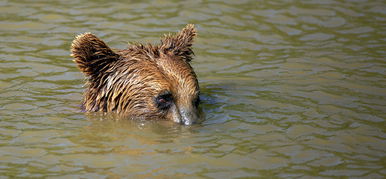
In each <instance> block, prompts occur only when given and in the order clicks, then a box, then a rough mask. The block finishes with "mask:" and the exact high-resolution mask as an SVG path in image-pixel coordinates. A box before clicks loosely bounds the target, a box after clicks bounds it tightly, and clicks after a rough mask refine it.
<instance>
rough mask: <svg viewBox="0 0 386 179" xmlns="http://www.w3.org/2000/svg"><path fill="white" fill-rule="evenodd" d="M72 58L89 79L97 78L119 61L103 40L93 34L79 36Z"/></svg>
mask: <svg viewBox="0 0 386 179" xmlns="http://www.w3.org/2000/svg"><path fill="white" fill-rule="evenodd" d="M71 52H72V54H71V56H72V57H74V58H75V59H74V61H75V63H77V64H78V67H79V69H80V70H81V71H82V72H83V73H84V74H85V75H86V76H88V77H96V76H97V75H98V74H101V73H103V72H105V71H106V70H107V69H109V67H108V66H109V65H111V64H112V62H114V61H116V60H118V59H119V55H118V54H116V53H114V52H113V51H112V50H111V49H110V48H109V47H108V46H107V45H106V44H105V43H104V42H103V41H102V40H100V39H99V38H98V37H96V36H95V35H94V34H91V33H84V34H80V35H78V36H77V37H76V38H75V40H74V41H73V42H72V45H71Z"/></svg>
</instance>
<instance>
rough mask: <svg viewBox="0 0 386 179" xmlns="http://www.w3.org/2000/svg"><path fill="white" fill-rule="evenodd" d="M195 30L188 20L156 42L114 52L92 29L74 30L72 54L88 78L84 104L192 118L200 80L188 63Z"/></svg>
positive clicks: (97, 108)
mask: <svg viewBox="0 0 386 179" xmlns="http://www.w3.org/2000/svg"><path fill="white" fill-rule="evenodd" d="M195 36H196V30H195V28H194V25H192V24H189V25H187V26H186V27H185V28H184V29H182V31H180V32H178V33H177V34H175V35H165V36H164V37H163V38H162V39H161V43H160V44H158V45H151V44H146V45H143V44H133V45H130V46H129V47H128V48H127V49H124V50H119V51H116V52H114V51H113V50H111V49H110V48H109V47H108V46H107V45H106V44H105V43H104V42H103V41H102V40H100V39H99V38H97V37H96V36H95V35H93V34H91V33H84V34H81V35H78V36H77V37H76V38H75V40H74V41H73V43H72V45H71V51H72V54H71V56H72V57H74V58H75V59H74V61H75V62H76V63H77V64H78V67H79V69H80V70H81V71H82V72H83V73H84V74H85V76H86V78H87V82H86V90H85V92H84V95H83V102H82V108H83V109H84V110H85V111H95V112H96V111H102V112H116V113H118V114H122V115H124V116H127V117H132V118H145V119H167V120H173V121H175V122H178V123H184V124H191V123H192V122H194V121H195V120H197V118H198V116H199V114H198V103H199V102H198V101H199V86H198V82H197V78H196V74H195V73H194V71H193V69H192V67H191V66H190V64H189V62H190V61H191V60H192V56H193V51H192V43H193V38H194V37H195ZM165 106H166V107H165Z"/></svg>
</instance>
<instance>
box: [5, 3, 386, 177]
mask: <svg viewBox="0 0 386 179" xmlns="http://www.w3.org/2000/svg"><path fill="white" fill-rule="evenodd" d="M385 7H386V4H385V3H384V2H382V1H367V0H363V1H337V0H330V1H296V2H293V1H259V2H256V1H248V0H246V1H226V2H216V1H209V2H206V1H205V2H201V1H189V2H185V1H181V2H171V1H155V2H144V1H139V2H125V3H121V2H85V1H71V2H51V1H39V2H33V3H32V2H29V1H12V2H8V1H3V2H0V11H1V12H2V16H1V21H0V35H1V42H2V43H0V163H1V165H0V166H1V167H0V175H1V176H8V177H10V178H15V177H39V178H41V177H65V178H80V177H82V178H105V177H111V178H114V177H115V178H119V177H128V178H182V177H192V178H197V177H199V178H201V177H202V178H236V177H262V178H302V177H303V178H314V177H326V178H345V177H349V178H353V177H358V178H385V175H386V170H385V164H384V156H385V153H386V151H385V149H386V138H385V131H386V128H385V126H386V125H385V119H386V115H385V111H386V103H385V101H386V100H385V98H386V93H385V91H386V90H385V89H386V86H385V84H386V82H385V79H386V76H385V63H384V59H385V56H386V51H385V50H384V49H385V36H386V34H385V32H386V31H385V28H384V25H385V24H386V20H385V19H386V14H385V13H384V12H385ZM187 23H194V24H196V25H197V27H198V38H197V41H196V43H195V45H194V50H195V53H196V57H195V59H194V61H193V66H194V68H195V71H196V72H197V75H198V79H199V81H200V86H201V93H202V101H203V103H202V107H203V111H204V113H205V115H206V118H205V120H204V121H203V122H202V123H200V124H197V125H193V126H180V125H175V124H173V123H170V122H166V121H140V120H132V121H130V120H109V119H108V118H109V117H107V118H106V117H103V116H100V115H98V114H91V115H89V114H86V115H85V114H84V113H82V112H80V110H79V104H80V99H81V94H82V91H83V89H84V88H83V87H82V85H83V84H84V83H83V76H82V74H80V72H79V71H78V69H76V66H75V64H74V63H73V62H72V61H71V57H70V56H69V54H70V52H69V47H70V43H71V41H72V39H73V37H74V36H75V35H77V34H79V33H82V32H89V31H91V32H93V33H95V34H97V35H98V36H99V37H101V38H103V39H105V41H106V42H107V43H109V44H111V46H112V47H113V48H118V49H122V48H124V47H125V46H126V44H127V42H129V41H141V42H155V41H158V40H159V37H158V36H159V34H160V33H168V32H173V31H177V30H178V29H180V28H181V27H183V26H184V25H185V24H187ZM110 118H111V117H110ZM112 118H114V117H112ZM100 119H102V120H100Z"/></svg>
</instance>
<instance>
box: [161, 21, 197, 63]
mask: <svg viewBox="0 0 386 179" xmlns="http://www.w3.org/2000/svg"><path fill="white" fill-rule="evenodd" d="M196 34H197V33H196V29H195V28H194V25H193V24H188V25H186V27H185V28H183V29H182V30H181V31H180V32H178V33H177V34H175V35H165V37H163V38H162V39H161V45H160V50H161V52H163V53H165V54H167V53H168V52H172V53H173V54H174V55H176V56H180V57H181V58H182V59H184V60H185V61H186V62H190V61H191V60H192V55H194V53H193V50H192V44H193V38H194V36H196Z"/></svg>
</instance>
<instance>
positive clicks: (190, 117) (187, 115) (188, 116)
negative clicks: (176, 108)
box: [180, 108, 198, 125]
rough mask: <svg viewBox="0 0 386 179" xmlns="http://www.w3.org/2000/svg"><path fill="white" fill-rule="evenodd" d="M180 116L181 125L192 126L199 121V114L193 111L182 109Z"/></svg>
mask: <svg viewBox="0 0 386 179" xmlns="http://www.w3.org/2000/svg"><path fill="white" fill-rule="evenodd" d="M180 116H181V120H180V123H181V124H184V125H191V124H193V123H194V122H195V121H197V119H198V116H197V113H196V112H195V111H194V110H191V109H185V108H182V109H180Z"/></svg>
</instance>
